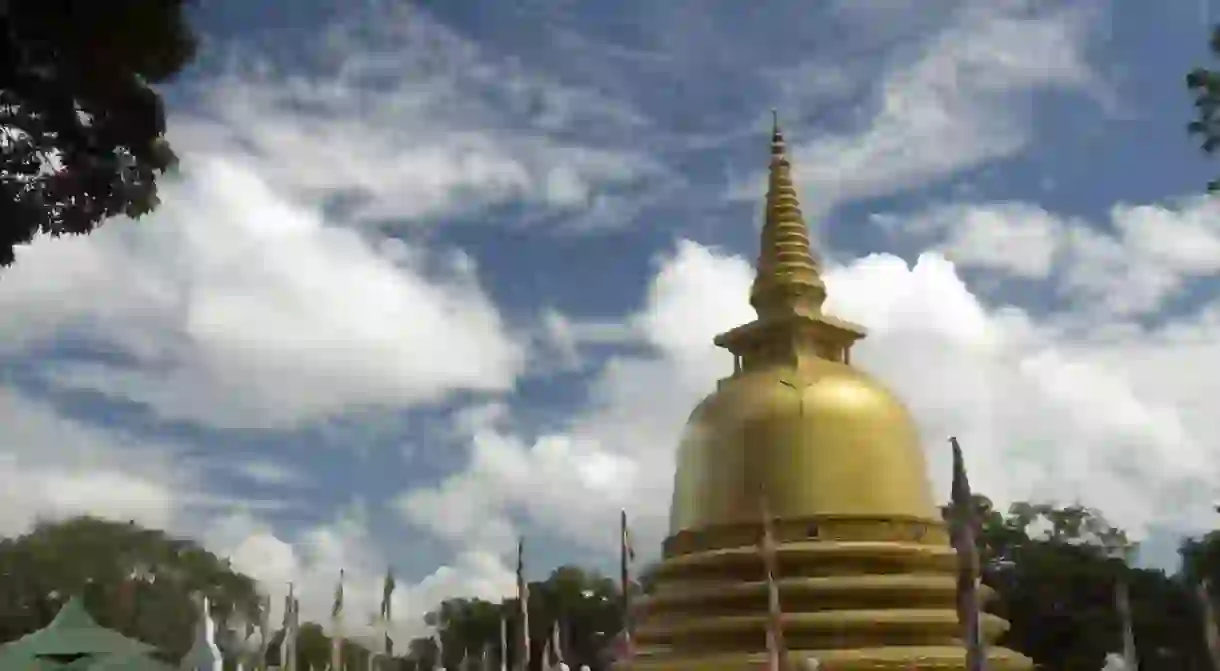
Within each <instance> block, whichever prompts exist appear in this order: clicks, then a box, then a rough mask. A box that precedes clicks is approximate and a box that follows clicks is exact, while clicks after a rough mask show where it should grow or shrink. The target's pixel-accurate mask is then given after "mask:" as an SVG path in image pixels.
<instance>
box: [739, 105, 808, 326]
mask: <svg viewBox="0 0 1220 671" xmlns="http://www.w3.org/2000/svg"><path fill="white" fill-rule="evenodd" d="M771 115H772V121H773V126H772V131H771V165H770V169H769V171H768V172H769V174H768V179H767V201H766V211H765V215H764V219H763V227H762V241H761V245H760V247H759V253H758V267H757V274H756V275H755V277H754V286H753V287H752V288H751V289H750V305H752V306H754V309H755V311H757V312H758V316H759V318H761V319H764V320H765V319H769V318H776V317H779V318H782V317H785V316H791V315H793V314H803V315H807V316H817V315H820V314H821V312H822V304H823V303H824V302H825V301H826V285H825V284H824V283H823V282H822V274H821V268H820V263H819V260H818V259H817V257H816V255H815V253H814V250H813V246H812V245H811V244H810V242H809V229H808V227H806V226H805V219H804V217H803V216H802V215H801V204H800V201H799V199H798V198H797V195H796V186H795V185H794V184H793V183H792V164H791V163H790V162H789V161H788V154H787V148H786V147H785V145H784V134H783V132H782V131H781V130H780V127H779V114H778V113H777V112H776V111H775V110H771Z"/></svg>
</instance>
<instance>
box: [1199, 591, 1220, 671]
mask: <svg viewBox="0 0 1220 671" xmlns="http://www.w3.org/2000/svg"><path fill="white" fill-rule="evenodd" d="M1199 605H1200V606H1201V608H1202V610H1203V638H1204V640H1205V641H1207V652H1208V654H1209V655H1211V660H1212V671H1220V630H1218V629H1217V628H1216V607H1215V605H1214V604H1213V603H1212V598H1211V588H1210V585H1208V582H1207V581H1206V580H1204V581H1203V582H1201V583H1199Z"/></svg>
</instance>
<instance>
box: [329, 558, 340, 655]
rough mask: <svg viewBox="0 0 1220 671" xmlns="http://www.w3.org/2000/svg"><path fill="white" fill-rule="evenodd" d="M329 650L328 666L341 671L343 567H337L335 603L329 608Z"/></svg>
mask: <svg viewBox="0 0 1220 671" xmlns="http://www.w3.org/2000/svg"><path fill="white" fill-rule="evenodd" d="M330 618H331V627H332V629H333V632H332V634H331V650H330V668H331V669H332V671H343V569H339V584H338V585H337V586H336V587H335V603H334V606H332V607H331V610H330Z"/></svg>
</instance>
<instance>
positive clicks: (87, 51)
mask: <svg viewBox="0 0 1220 671" xmlns="http://www.w3.org/2000/svg"><path fill="white" fill-rule="evenodd" d="M186 2H187V0H106V1H105V2H97V1H96V0H7V1H6V2H4V3H3V8H4V9H3V11H2V12H0V129H3V134H2V135H0V143H2V145H3V153H2V157H3V158H2V161H3V162H2V163H0V267H3V266H7V265H9V264H11V263H12V262H13V260H14V257H13V247H14V246H15V245H19V244H23V243H27V242H29V241H30V240H32V239H33V238H34V236H36V235H37V234H39V233H46V234H50V235H63V234H66V233H73V234H81V233H88V232H90V231H92V230H93V229H94V228H96V227H97V226H98V225H100V224H101V223H102V222H103V221H105V220H106V219H108V218H110V217H113V216H116V215H120V214H124V215H127V216H131V217H138V216H140V215H143V214H145V213H147V212H149V211H150V210H152V209H153V208H154V207H156V205H157V203H158V200H157V183H156V180H157V177H158V175H160V174H162V173H164V172H165V171H166V170H168V169H169V168H170V167H172V166H173V165H174V164H175V162H176V159H175V157H174V153H173V151H172V150H171V149H170V147H169V144H168V143H167V142H166V141H165V137H164V136H165V113H164V107H163V104H162V100H161V97H160V95H158V93H157V92H156V91H155V90H154V89H153V87H152V86H153V85H154V84H157V83H160V82H164V81H166V80H168V79H170V78H171V77H173V76H174V75H175V74H177V73H178V72H179V71H181V70H182V69H183V67H185V66H186V64H187V63H189V62H190V61H191V60H192V58H193V57H194V55H195V49H196V39H195V36H194V34H193V33H192V32H191V29H190V27H189V26H188V24H187V21H186V16H185V7H184V5H185V4H186Z"/></svg>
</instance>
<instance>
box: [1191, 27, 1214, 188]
mask: <svg viewBox="0 0 1220 671" xmlns="http://www.w3.org/2000/svg"><path fill="white" fill-rule="evenodd" d="M1209 47H1210V50H1211V53H1212V55H1214V56H1215V55H1220V26H1217V27H1216V28H1214V29H1213V30H1212V37H1211V42H1210V44H1209ZM1186 87H1187V88H1188V89H1190V91H1191V93H1193V94H1194V97H1195V114H1196V117H1195V120H1194V121H1191V122H1190V124H1188V125H1187V130H1188V131H1189V132H1190V134H1191V135H1196V136H1199V138H1200V141H1201V143H1202V144H1201V146H1202V148H1203V151H1204V152H1206V153H1207V154H1214V153H1215V152H1216V150H1217V149H1218V148H1220V72H1217V71H1215V70H1209V69H1207V68H1195V69H1193V70H1191V71H1190V72H1189V73H1188V74H1187V75H1186ZM1207 190H1208V191H1211V192H1216V191H1220V180H1212V181H1210V182H1208V184H1207Z"/></svg>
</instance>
